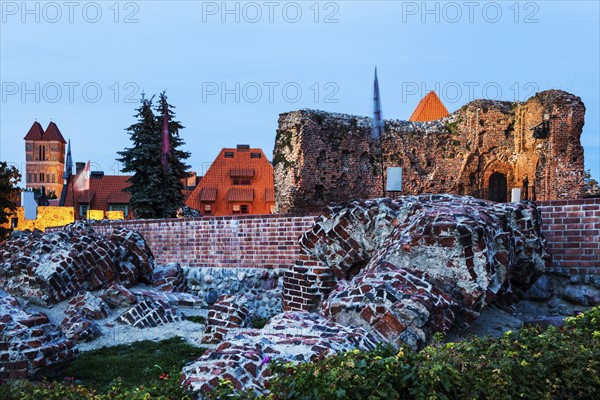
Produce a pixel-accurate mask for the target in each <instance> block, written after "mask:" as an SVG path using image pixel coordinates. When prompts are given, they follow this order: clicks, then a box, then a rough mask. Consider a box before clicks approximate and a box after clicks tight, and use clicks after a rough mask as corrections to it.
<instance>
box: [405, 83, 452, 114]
mask: <svg viewBox="0 0 600 400" xmlns="http://www.w3.org/2000/svg"><path fill="white" fill-rule="evenodd" d="M448 115H449V113H448V110H447V109H446V107H445V106H444V104H443V103H442V101H441V100H440V98H439V97H438V96H437V94H435V92H434V91H433V90H432V91H431V92H429V93H428V94H427V96H425V97H423V98H422V99H421V101H420V102H419V104H418V105H417V108H415V111H414V112H413V113H412V115H411V116H410V118H409V121H413V122H426V121H434V120H436V119H440V118H444V117H447V116H448Z"/></svg>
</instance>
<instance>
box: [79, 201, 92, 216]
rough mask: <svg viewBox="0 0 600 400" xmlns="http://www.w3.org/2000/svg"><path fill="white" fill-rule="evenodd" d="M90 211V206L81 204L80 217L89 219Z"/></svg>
mask: <svg viewBox="0 0 600 400" xmlns="http://www.w3.org/2000/svg"><path fill="white" fill-rule="evenodd" d="M89 210H90V205H89V204H80V205H79V216H80V217H81V218H87V213H88V211H89Z"/></svg>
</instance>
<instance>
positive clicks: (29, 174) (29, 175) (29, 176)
mask: <svg viewBox="0 0 600 400" xmlns="http://www.w3.org/2000/svg"><path fill="white" fill-rule="evenodd" d="M27 183H31V172H28V173H27Z"/></svg>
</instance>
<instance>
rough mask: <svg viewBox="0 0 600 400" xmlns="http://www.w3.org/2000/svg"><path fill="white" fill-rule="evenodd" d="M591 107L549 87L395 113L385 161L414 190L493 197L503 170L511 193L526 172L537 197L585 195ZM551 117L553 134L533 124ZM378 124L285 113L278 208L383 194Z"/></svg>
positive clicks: (279, 143)
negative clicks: (431, 115) (420, 112)
mask: <svg viewBox="0 0 600 400" xmlns="http://www.w3.org/2000/svg"><path fill="white" fill-rule="evenodd" d="M584 114H585V106H584V104H583V103H582V101H581V99H580V98H579V97H577V96H574V95H571V94H569V93H566V92H563V91H558V90H549V91H545V92H541V93H538V94H536V95H535V96H533V97H531V98H530V99H529V100H527V101H526V102H524V103H509V102H500V101H490V100H476V101H473V102H471V103H469V104H467V105H465V106H464V107H462V108H461V109H460V110H458V111H456V112H454V113H453V114H452V115H450V116H449V117H446V118H444V119H441V120H438V121H430V122H408V121H398V120H388V121H385V133H384V135H383V140H382V142H383V155H384V166H385V167H402V168H403V186H402V194H406V195H416V194H422V193H453V194H461V195H471V196H474V197H477V198H483V199H488V198H490V197H489V196H490V190H489V185H490V178H491V176H492V174H493V173H496V172H498V173H501V174H504V175H505V176H506V180H507V189H508V194H509V195H510V189H511V188H514V187H522V186H523V185H524V181H527V182H528V185H529V191H528V192H529V193H528V195H529V196H528V199H529V200H532V199H534V200H535V199H537V200H552V199H574V198H581V197H582V195H583V191H584V188H583V171H584V163H583V147H582V146H581V142H580V136H581V131H582V127H583V123H584ZM546 118H547V119H548V120H549V121H550V131H549V135H548V137H546V138H535V137H534V136H533V132H532V128H533V127H534V126H536V125H538V124H540V123H541V122H542V121H543V120H544V119H546ZM371 125H372V122H371V119H370V118H366V117H359V116H352V115H344V114H333V113H327V112H322V111H313V110H301V111H294V112H290V113H284V114H281V115H280V118H279V129H278V131H277V138H276V143H275V149H274V151H273V164H274V171H275V190H276V207H277V212H281V213H305V212H315V211H320V209H321V208H323V207H325V206H327V205H328V204H329V203H331V202H344V201H347V200H351V199H369V198H375V197H381V196H382V187H381V159H380V156H379V154H380V152H381V145H380V144H379V142H378V141H375V140H373V138H372V137H371ZM523 194H524V193H523Z"/></svg>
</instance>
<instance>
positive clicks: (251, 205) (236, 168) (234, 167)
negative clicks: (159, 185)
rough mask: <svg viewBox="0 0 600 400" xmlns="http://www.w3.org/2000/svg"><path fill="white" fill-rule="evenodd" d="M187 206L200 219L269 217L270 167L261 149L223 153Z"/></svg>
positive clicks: (272, 194) (244, 147) (271, 202)
mask: <svg viewBox="0 0 600 400" xmlns="http://www.w3.org/2000/svg"><path fill="white" fill-rule="evenodd" d="M186 205H187V206H188V207H191V208H193V209H196V210H198V211H200V213H202V214H203V215H233V214H272V213H273V212H274V211H275V188H274V174H273V166H272V165H271V163H270V161H269V160H268V159H267V157H266V156H265V154H264V153H263V151H262V150H261V149H257V148H250V146H248V145H238V146H237V147H236V148H234V149H233V148H225V149H222V150H221V151H220V152H219V155H218V156H217V158H215V160H214V161H213V163H212V164H211V166H210V167H209V169H208V171H206V174H205V175H204V177H203V178H202V180H201V181H200V182H199V183H198V185H197V186H196V188H195V189H194V191H193V192H192V193H191V194H190V196H189V197H188V199H187V201H186Z"/></svg>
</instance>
